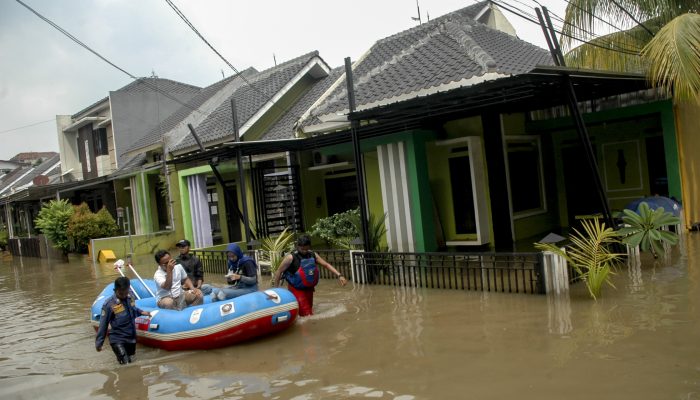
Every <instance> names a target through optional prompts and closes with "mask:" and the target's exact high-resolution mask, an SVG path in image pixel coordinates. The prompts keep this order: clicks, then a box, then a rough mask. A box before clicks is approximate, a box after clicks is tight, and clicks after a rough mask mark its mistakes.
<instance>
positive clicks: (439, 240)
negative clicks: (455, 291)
mask: <svg viewBox="0 0 700 400" xmlns="http://www.w3.org/2000/svg"><path fill="white" fill-rule="evenodd" d="M478 7H489V8H493V7H495V6H493V5H492V4H489V3H488V2H485V3H480V4H478V5H474V6H470V7H467V8H465V9H462V10H458V11H456V12H453V13H449V14H447V15H445V16H442V17H440V18H436V19H434V20H431V21H430V22H429V23H427V24H423V25H420V26H418V27H415V28H412V29H409V30H407V31H404V32H401V33H398V34H396V35H393V36H390V37H388V38H385V39H382V40H380V41H378V42H377V43H376V44H375V45H374V46H373V47H372V48H371V49H370V50H369V51H368V52H367V53H366V54H365V55H364V56H362V57H361V58H360V59H359V60H357V61H356V62H355V63H354V64H353V66H352V71H353V75H354V77H353V79H354V90H355V98H356V103H357V108H356V110H355V111H354V112H349V109H348V100H347V99H348V96H347V89H346V87H347V85H346V83H345V77H343V78H341V80H342V81H343V82H340V83H339V84H337V85H334V88H333V90H330V91H329V92H327V93H326V95H325V96H324V99H322V100H321V101H319V102H318V103H317V104H316V105H315V106H314V107H312V108H311V109H310V110H308V112H307V113H306V114H305V115H304V116H303V117H302V119H301V121H300V124H299V127H300V129H299V134H300V135H301V136H303V137H310V136H311V135H319V134H322V135H326V136H328V140H327V142H330V141H331V139H330V138H331V137H333V136H336V137H338V140H337V142H338V143H337V145H336V146H335V147H326V148H324V149H322V150H321V151H323V152H325V153H326V154H335V155H336V156H337V157H338V158H345V159H348V158H349V157H351V151H352V149H351V146H350V145H349V144H347V142H346V143H345V144H343V142H342V136H343V132H348V131H349V129H350V127H351V124H350V122H351V121H356V123H357V126H358V128H357V131H358V132H359V133H358V134H359V136H360V138H361V139H362V144H361V152H362V162H363V166H364V170H365V176H364V181H365V188H364V190H365V191H366V194H367V199H368V200H367V207H368V211H369V212H370V213H372V214H375V215H378V216H381V215H385V216H386V226H387V238H386V239H387V245H388V246H389V248H390V249H392V250H394V251H400V252H402V251H403V252H413V251H421V252H422V251H434V250H436V249H439V248H446V247H448V248H471V247H474V246H488V247H489V248H496V249H506V250H512V249H514V248H530V247H531V243H533V242H535V241H537V240H538V239H539V238H540V237H542V236H544V235H545V234H546V233H548V232H550V231H553V230H561V229H562V228H568V227H573V226H575V225H576V223H577V221H578V219H579V218H583V217H585V216H586V215H590V214H594V213H597V212H600V211H601V208H600V204H601V203H600V201H599V199H598V198H597V197H596V195H597V194H596V189H595V187H594V185H593V182H592V180H591V179H590V177H591V175H592V174H593V172H592V171H591V170H590V169H588V168H587V164H586V159H585V158H584V156H583V154H584V153H583V151H581V148H580V141H579V139H578V137H577V134H576V129H575V128H574V124H573V122H572V120H571V118H570V117H569V116H568V115H565V114H560V116H561V117H560V118H552V114H551V113H552V112H553V111H552V110H561V109H562V108H565V107H562V105H565V104H567V97H566V93H567V83H566V79H565V78H564V77H563V75H564V74H567V75H569V76H570V78H568V79H571V80H572V81H573V85H574V87H575V89H576V92H577V94H578V96H579V100H580V101H581V102H582V104H580V106H583V108H584V112H586V115H585V118H586V120H587V121H589V122H590V131H591V132H590V133H591V137H592V141H593V145H594V148H595V150H596V153H597V164H598V171H597V172H598V173H600V174H601V175H602V176H603V183H604V186H605V194H606V196H607V198H608V199H609V202H610V205H611V206H612V208H613V209H616V210H620V209H622V208H623V207H624V205H625V204H626V203H627V202H629V201H630V200H632V199H635V198H638V197H641V196H643V195H648V194H650V193H659V194H665V195H669V194H670V195H674V196H680V192H681V188H680V179H679V176H680V174H679V168H678V163H677V145H676V139H675V128H674V125H673V110H672V105H671V103H670V101H668V100H667V99H664V98H663V96H660V95H659V94H657V93H655V92H654V91H649V90H646V89H647V88H646V85H645V81H644V77H643V76H640V75H634V74H609V73H603V72H596V71H576V70H566V69H562V68H556V67H552V66H551V62H550V55H549V53H548V52H546V51H545V50H543V49H539V48H537V47H535V46H532V45H530V44H528V43H525V42H523V41H520V40H519V39H517V38H514V37H512V36H509V35H507V34H505V33H504V32H501V31H498V30H495V29H492V28H491V27H489V26H486V25H484V24H481V23H479V22H478V21H475V20H474V19H473V18H472V16H473V15H474V12H473V11H474V10H475V8H478ZM548 113H549V114H548ZM342 115H344V116H347V118H345V120H343V118H339V116H342ZM319 179H320V177H319ZM325 180H326V188H328V182H329V177H326V178H325ZM326 195H327V196H330V194H328V193H326ZM518 242H524V245H523V244H521V246H519V247H518V246H516V243H518Z"/></svg>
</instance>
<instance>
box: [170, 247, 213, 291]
mask: <svg viewBox="0 0 700 400" xmlns="http://www.w3.org/2000/svg"><path fill="white" fill-rule="evenodd" d="M175 247H177V249H178V250H179V251H180V255H179V256H177V258H176V259H175V262H176V263H178V264H180V265H182V268H184V269H185V272H187V277H188V278H190V280H191V281H192V284H193V285H194V287H195V288H197V289H199V290H201V291H202V293H203V294H209V293H211V287H210V286H209V285H203V284H204V270H203V269H202V262H201V261H200V260H199V257H197V256H195V255H193V254H190V241H189V240H187V239H182V240H180V241H179V242H177V243H175Z"/></svg>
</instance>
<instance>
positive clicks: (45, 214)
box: [34, 200, 73, 254]
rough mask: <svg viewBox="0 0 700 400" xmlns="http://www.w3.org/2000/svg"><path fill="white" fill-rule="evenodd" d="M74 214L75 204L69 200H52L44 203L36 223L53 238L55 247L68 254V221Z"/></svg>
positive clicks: (50, 238) (47, 235)
mask: <svg viewBox="0 0 700 400" xmlns="http://www.w3.org/2000/svg"><path fill="white" fill-rule="evenodd" d="M72 215H73V206H71V204H70V203H69V202H68V200H51V201H50V202H48V203H47V204H44V205H43V206H42V207H41V211H39V215H38V216H37V217H36V219H35V220H34V224H35V225H36V226H37V227H38V228H39V229H41V232H42V233H44V234H45V235H46V237H48V238H49V240H51V242H52V243H53V245H54V247H55V248H57V249H59V250H62V251H63V254H68V250H70V243H69V242H68V235H67V233H66V232H67V230H68V221H69V220H70V218H71V216H72Z"/></svg>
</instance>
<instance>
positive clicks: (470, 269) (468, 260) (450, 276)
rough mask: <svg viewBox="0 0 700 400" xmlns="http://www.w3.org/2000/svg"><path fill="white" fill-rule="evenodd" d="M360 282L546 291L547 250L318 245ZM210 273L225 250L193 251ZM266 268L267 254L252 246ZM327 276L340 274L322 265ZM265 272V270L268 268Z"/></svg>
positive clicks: (219, 268) (222, 263) (223, 266)
mask: <svg viewBox="0 0 700 400" xmlns="http://www.w3.org/2000/svg"><path fill="white" fill-rule="evenodd" d="M315 252H316V254H318V255H320V256H321V257H323V259H325V260H326V261H328V262H329V263H330V264H332V265H333V266H334V267H335V269H337V270H338V271H339V272H340V273H342V274H343V275H344V276H345V277H346V278H348V279H349V280H352V281H354V282H356V283H364V284H375V285H390V286H411V287H425V288H436V289H457V290H478V291H488V292H507V293H537V294H540V293H545V291H546V284H545V273H544V267H543V258H542V253H371V252H362V251H347V250H315ZM192 253H193V254H195V255H196V256H197V257H199V259H200V260H201V261H202V266H203V268H204V272H205V273H217V274H218V273H220V274H225V273H226V270H227V259H226V252H225V251H221V250H218V251H212V250H196V251H192ZM246 254H247V255H249V256H250V257H253V258H254V259H256V260H257V261H258V264H259V265H261V269H263V270H265V269H266V268H265V266H266V265H265V254H263V253H262V251H261V250H258V251H247V252H246ZM319 271H320V277H321V278H322V279H335V276H333V275H332V274H331V272H330V271H328V270H326V269H325V268H319ZM263 272H265V271H263Z"/></svg>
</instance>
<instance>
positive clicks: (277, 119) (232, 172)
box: [165, 52, 337, 247]
mask: <svg viewBox="0 0 700 400" xmlns="http://www.w3.org/2000/svg"><path fill="white" fill-rule="evenodd" d="M249 72H250V74H249V75H247V76H245V77H240V79H238V80H235V81H231V83H230V84H228V85H226V86H224V87H223V88H222V90H221V91H219V92H217V94H216V95H215V96H213V97H212V100H211V101H210V102H209V103H208V104H207V106H206V107H203V109H202V111H203V112H202V113H201V115H200V114H199V113H196V112H192V111H191V110H190V111H188V112H185V113H183V114H186V116H184V117H182V119H181V121H179V122H177V123H176V124H173V127H172V129H170V130H169V131H167V132H166V133H165V143H166V144H167V149H168V154H169V156H170V157H173V158H175V159H182V160H186V159H188V157H192V156H194V157H199V155H202V154H204V155H205V156H203V157H201V158H199V159H197V160H196V161H195V162H191V163H188V162H182V163H180V162H178V163H174V164H175V165H176V168H177V186H178V187H179V205H180V210H181V213H182V225H183V230H184V234H185V237H188V238H191V240H192V241H193V242H194V243H193V245H194V246H196V247H207V246H212V245H217V244H222V243H228V242H232V241H240V240H247V239H246V231H247V229H246V226H247V227H248V229H250V231H251V232H252V234H253V236H255V235H257V234H258V233H262V234H265V233H267V232H277V231H281V230H282V229H283V225H287V224H289V225H296V226H297V229H298V230H300V229H301V228H302V224H303V221H302V219H301V203H300V195H299V193H295V192H294V190H295V189H298V182H299V180H298V179H299V178H298V171H297V170H296V169H295V168H290V165H292V164H294V161H292V160H291V159H290V157H293V155H292V154H290V153H289V152H287V151H284V150H282V151H272V152H269V153H267V154H262V155H259V156H258V155H251V156H250V157H247V158H246V159H245V160H242V159H241V163H240V166H241V169H239V164H238V162H237V160H236V157H235V151H231V150H230V149H229V144H230V143H232V142H234V141H235V134H234V124H233V118H232V106H231V102H232V100H233V101H234V102H235V104H236V113H237V121H238V124H237V130H238V132H239V135H240V140H241V142H242V143H250V144H255V143H267V142H269V141H271V140H270V139H283V138H292V137H293V130H292V127H293V124H294V122H295V121H296V118H294V117H293V115H295V114H294V113H293V114H291V115H290V114H289V113H290V111H291V110H294V112H299V111H300V108H299V107H300V106H299V104H306V106H308V105H309V104H310V103H312V102H313V100H314V99H315V98H317V96H318V95H319V94H320V93H321V92H322V91H323V90H325V89H326V88H327V87H328V86H329V85H330V84H331V83H332V81H330V80H329V79H327V78H328V77H329V75H330V74H331V68H330V67H329V66H328V65H327V64H326V63H325V61H323V59H322V58H321V57H320V56H319V54H318V52H311V53H307V54H304V55H302V56H299V57H297V58H294V59H291V60H289V61H286V62H284V63H281V64H278V65H276V66H274V67H272V68H269V69H266V70H263V71H260V72H257V71H249ZM334 76H337V74H336V75H334ZM243 78H245V79H243ZM314 96H316V97H314ZM200 109H201V108H200ZM188 125H191V126H192V128H193V130H194V131H195V132H196V133H197V135H198V137H199V139H200V141H201V142H202V145H203V146H204V147H205V149H206V151H205V152H203V153H202V152H201V149H200V147H199V145H198V144H197V141H196V139H195V138H194V136H193V135H192V133H191V131H190V128H189V126H188ZM274 141H276V140H274ZM211 150H218V151H223V152H225V153H227V155H225V156H222V158H221V159H216V158H215V159H212V158H209V157H207V156H206V154H207V151H211ZM241 172H242V174H241ZM241 177H242V179H241ZM246 182H247V183H246ZM172 186H175V185H171V187H172ZM243 186H246V189H245V190H242V187H243ZM241 193H244V195H243V196H242V195H241ZM261 196H262V197H265V198H266V199H265V200H264V201H263V200H261V199H262V197H261ZM261 201H262V203H261ZM244 204H245V205H246V206H244ZM246 212H248V214H249V216H248V218H245V215H246ZM245 221H249V223H247V224H246V222H245ZM252 221H256V223H252Z"/></svg>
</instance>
